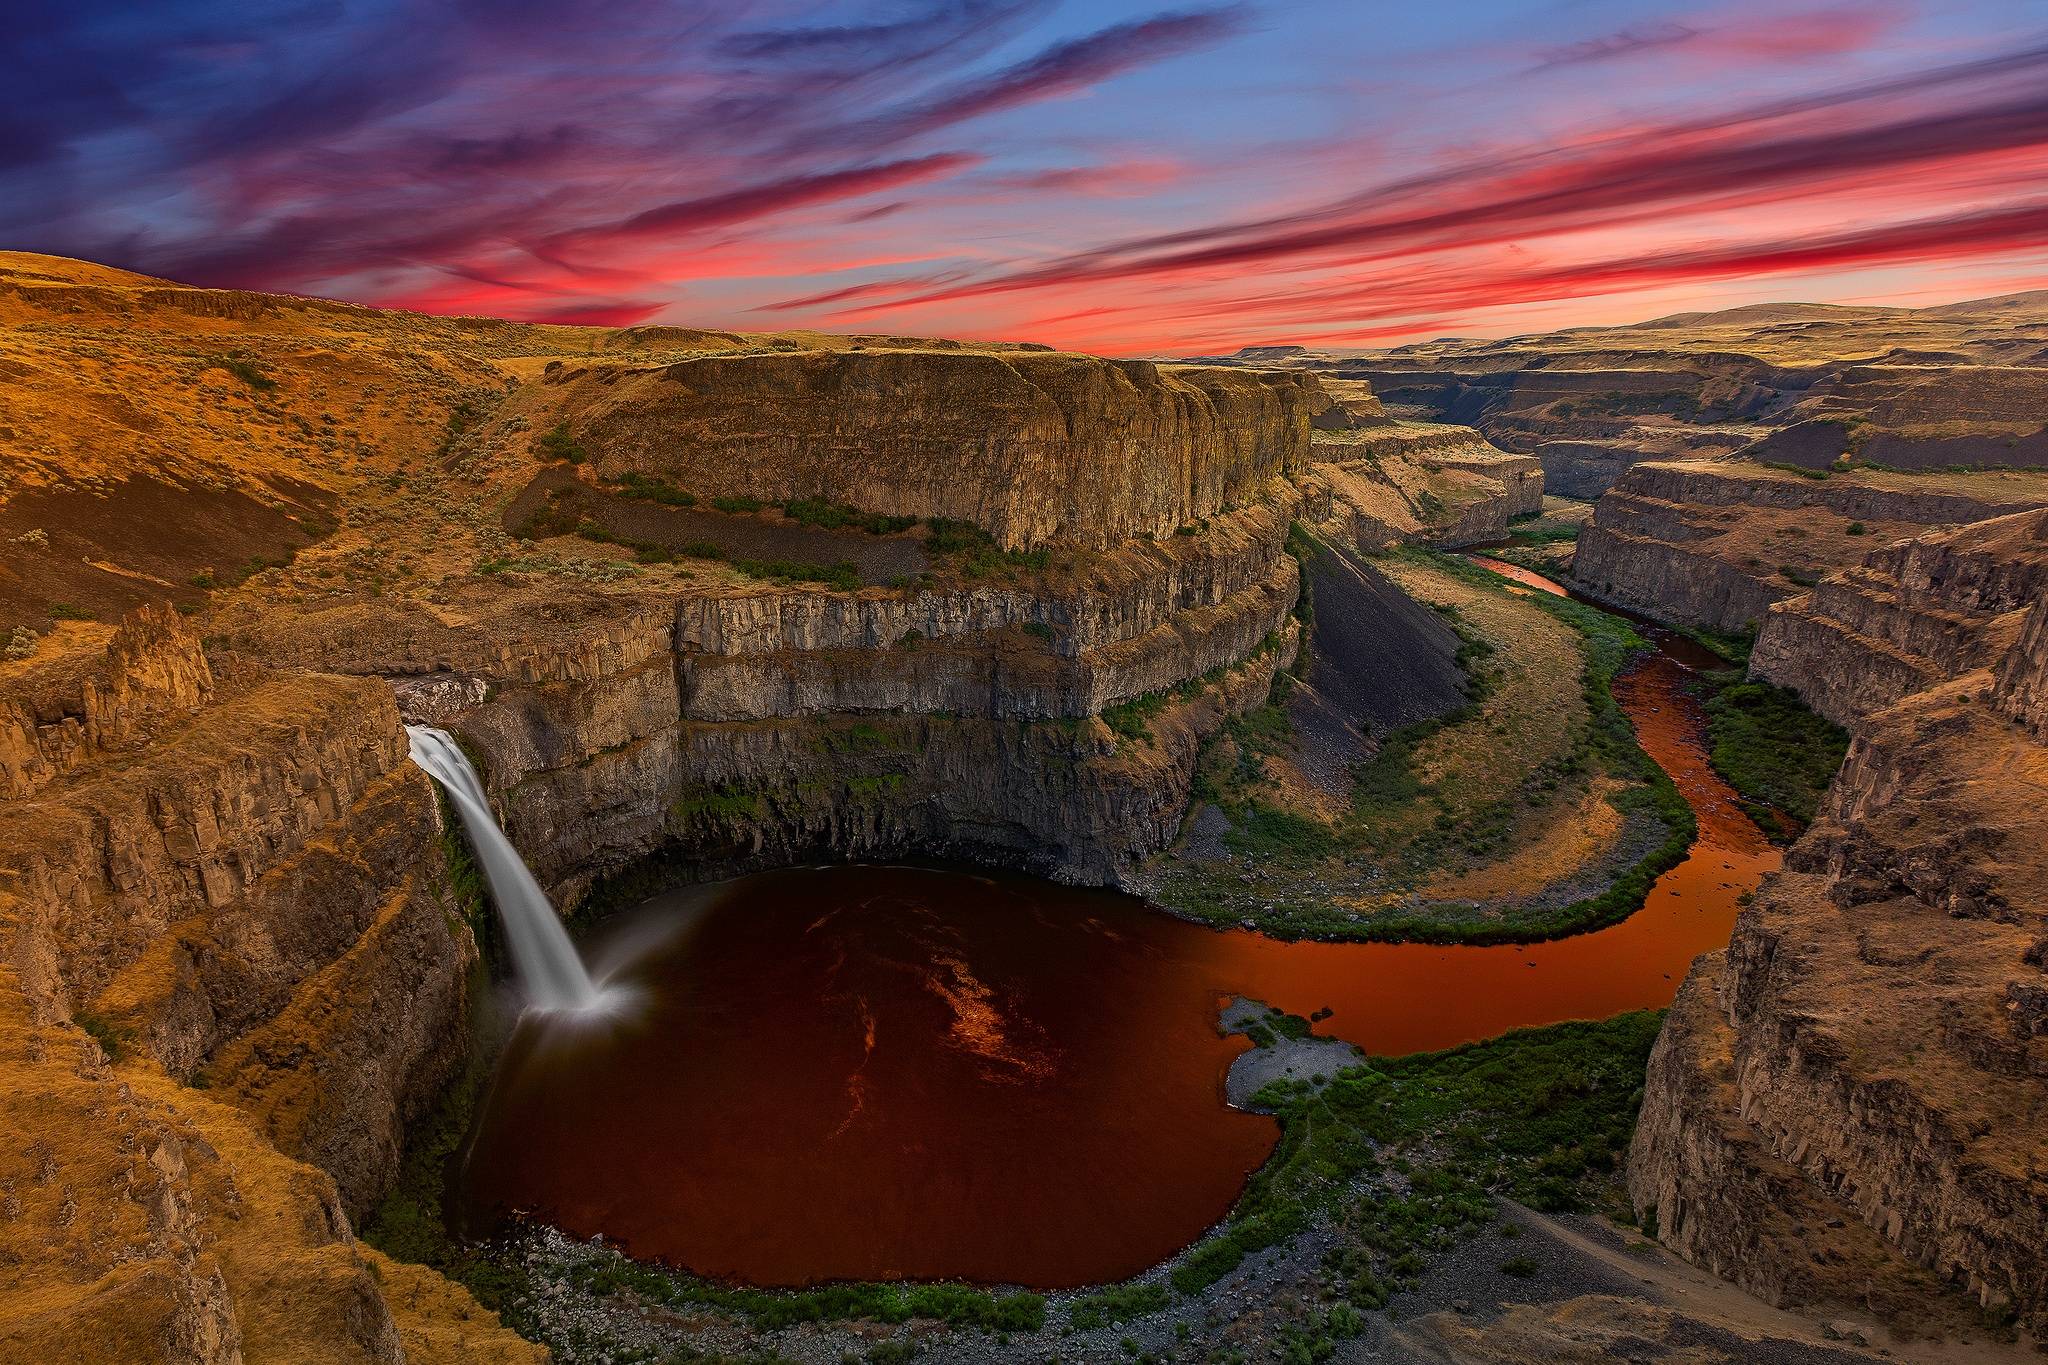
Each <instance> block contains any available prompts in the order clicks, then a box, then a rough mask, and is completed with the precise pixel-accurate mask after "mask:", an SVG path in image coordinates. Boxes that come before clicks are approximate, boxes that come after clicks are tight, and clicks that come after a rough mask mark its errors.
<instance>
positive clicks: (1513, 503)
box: [1310, 422, 1544, 549]
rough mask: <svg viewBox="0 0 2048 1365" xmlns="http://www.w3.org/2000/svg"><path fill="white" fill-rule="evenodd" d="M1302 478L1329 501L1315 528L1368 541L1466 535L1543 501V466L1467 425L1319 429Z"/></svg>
mask: <svg viewBox="0 0 2048 1365" xmlns="http://www.w3.org/2000/svg"><path fill="white" fill-rule="evenodd" d="M1313 452H1314V458H1315V466H1314V469H1313V473H1312V478H1311V480H1310V482H1311V484H1312V486H1313V487H1314V488H1315V489H1316V491H1317V493H1318V494H1319V495H1320V496H1322V497H1324V498H1327V499H1328V500H1329V502H1330V504H1331V507H1330V516H1331V517H1332V518H1333V520H1330V521H1329V522H1327V524H1326V526H1325V529H1326V530H1328V531H1329V532H1330V533H1331V534H1332V535H1334V536H1336V537H1337V538H1338V539H1340V540H1342V541H1344V542H1345V543H1348V544H1355V545H1358V546H1361V547H1364V548H1368V549H1373V548H1379V547H1382V546H1386V545H1391V544H1393V543H1395V542H1397V541H1401V540H1409V539H1415V540H1424V541H1429V542H1432V543H1435V544H1440V545H1444V546H1459V545H1475V544H1481V543H1484V542H1487V541H1492V540H1499V539H1501V538H1503V537H1505V536H1506V535H1507V532H1508V523H1509V522H1510V521H1512V520H1513V519H1515V518H1516V517H1521V516H1530V515H1534V514H1536V513H1538V512H1540V511H1542V510H1543V489H1544V481H1543V470H1542V468H1541V467H1540V466H1539V465H1538V463H1537V461H1535V460H1534V459H1532V458H1530V457H1529V456H1526V455H1510V454H1508V453H1507V452H1506V451H1503V450H1497V449H1495V448H1494V447H1493V446H1491V445H1489V444H1488V443H1487V442H1486V440H1485V439H1484V438H1483V437H1481V436H1480V435H1479V433H1478V432H1476V431H1473V430H1472V429H1471V428H1469V427H1453V426H1439V425H1434V424H1431V423H1423V422H1391V423H1385V424H1381V425H1377V426H1372V427H1367V428H1364V429H1361V430H1356V431H1349V432H1343V433H1331V434H1328V435H1324V434H1321V433H1318V435H1317V437H1316V440H1315V444H1314V446H1313Z"/></svg>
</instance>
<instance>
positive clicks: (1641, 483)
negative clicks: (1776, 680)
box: [1572, 461, 2048, 632]
mask: <svg viewBox="0 0 2048 1365" xmlns="http://www.w3.org/2000/svg"><path fill="white" fill-rule="evenodd" d="M2044 505H2048V479H2044V477H2043V476H2042V475H2039V474H2035V473H2017V472H2015V473H1982V474H1957V475H1950V476H1938V475H1900V474H1837V475H1833V476H1830V477H1827V478H1823V479H1809V478H1805V477H1802V476H1800V475H1798V474H1795V473H1788V472H1786V471H1783V470H1774V469H1766V468H1764V467H1762V466H1759V465H1753V464H1749V463H1746V462H1742V461H1670V462H1653V463H1644V464H1639V465H1636V466H1635V467H1633V468H1632V469H1630V470H1629V472H1628V473H1627V474H1625V475H1624V476H1623V477H1622V478H1621V480H1620V481H1619V482H1618V483H1617V484H1616V485H1615V486H1614V488H1613V490H1612V491H1610V492H1608V493H1607V494H1605V495H1604V496H1603V497H1601V499H1600V500H1599V502H1598V503H1597V504H1596V505H1595V508H1594V513H1593V520H1592V521H1591V523H1589V524H1588V525H1587V527H1586V528H1585V530H1584V531H1583V532H1582V533H1581V534H1580V536H1579V542H1578V548H1577V551H1576V553H1575V555H1574V557H1573V562H1572V580H1573V583H1574V585H1575V586H1577V587H1579V588H1581V589H1582V590H1584V591H1586V592H1587V593H1589V594H1591V595H1593V596H1596V597H1601V598H1604V599H1606V600H1609V601H1612V602H1616V603H1618V604H1620V605H1622V606H1625V607H1629V608H1631V609H1634V610H1637V611H1641V612H1644V613H1646V614H1648V615H1651V616H1655V617H1657V618H1659V619H1662V620H1667V621H1674V622H1677V623H1679V624H1681V625H1687V626H1697V627H1702V628H1704V629H1708V630H1715V631H1726V632H1736V631H1742V630H1745V629H1750V628H1758V627H1761V626H1762V625H1763V624H1764V622H1765V620H1766V618H1767V616H1768V614H1769V613H1770V609H1771V604H1772V603H1774V602H1781V601H1784V600H1786V599H1788V598H1792V597H1798V596H1802V595H1803V594H1805V593H1806V592H1807V591H1808V590H1810V589H1811V588H1812V587H1813V586H1814V584H1815V583H1817V582H1819V581H1820V579H1821V578H1822V577H1824V576H1825V575H1827V574H1829V573H1833V572H1834V571H1836V570H1837V569H1841V568H1844V567H1847V566H1849V565H1852V564H1855V563H1858V562H1860V561H1861V560H1862V559H1863V558H1864V556H1865V555H1866V554H1867V553H1869V550H1870V547H1871V546H1872V545H1873V544H1877V545H1884V544H1888V543H1889V542H1891V541H1895V540H1899V539H1903V538H1905V537H1908V536H1913V535H1918V534H1920V533H1921V532H1923V531H1925V530H1927V529H1928V528H1930V527H1937V526H1958V525H1963V524H1966V523H1970V522H1975V521H1981V520H1985V519H1987V518H1991V517H1997V516H2001V515H2004V514H2007V513H2011V512H2015V511H2020V510H2023V509H2028V508H2033V507H2040V506H2044Z"/></svg>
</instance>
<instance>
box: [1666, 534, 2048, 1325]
mask: <svg viewBox="0 0 2048 1365" xmlns="http://www.w3.org/2000/svg"><path fill="white" fill-rule="evenodd" d="M2044 526H2048V513H2031V514H2027V515H2023V516H2017V517H2006V518H2001V519H1999V520H1997V521H1992V522H1988V523H1986V524H1984V525H1982V526H1972V527H1969V528H1966V529H1964V530H1962V531H1960V532H1954V533H1948V534H1944V535H1930V536H1927V537H1925V538H1923V539H1921V540H1918V541H1914V542H1910V543H1908V544H1905V545H1901V546H1896V547H1891V548H1889V549H1886V550H1884V551H1881V552H1879V553H1877V554H1873V555H1872V556H1871V558H1870V562H1869V563H1868V564H1867V565H1866V566H1864V567H1863V568H1861V569H1858V570H1856V571H1853V572H1851V573H1847V574H1843V575H1841V576H1840V577H1839V579H1835V580H1830V581H1829V585H1828V590H1827V592H1826V593H1825V594H1816V597H1817V598H1821V599H1823V600H1821V601H1819V602H1818V603H1817V604H1813V605H1808V604H1804V603H1802V604H1800V605H1798V606H1796V607H1794V606H1781V607H1779V608H1777V609H1776V610H1774V612H1773V613H1772V620H1771V624H1770V625H1768V626H1767V627H1766V630H1765V635H1764V638H1763V640H1761V641H1760V642H1759V652H1758V662H1757V666H1758V669H1759V671H1760V672H1763V673H1764V674H1765V676H1772V677H1775V678H1777V679H1778V680H1779V681H1782V682H1785V683H1787V684H1788V685H1791V684H1798V685H1801V686H1802V688H1803V690H1806V691H1807V692H1808V695H1810V696H1812V697H1813V698H1814V700H1815V702H1816V704H1817V705H1819V706H1821V707H1822V708H1823V709H1824V710H1826V711H1828V712H1829V713H1830V714H1834V715H1836V716H1837V717H1838V718H1840V719H1843V720H1845V721H1846V722H1848V723H1850V724H1851V725H1852V726H1853V727H1854V731H1855V738H1854V740H1853V742H1852V745H1851V748H1850V752H1849V756H1848V759H1847V761H1846V763H1845V764H1844V766H1843V769H1842V771H1841V773H1840V775H1839V776H1838V777H1837V778H1836V780H1835V784H1834V786H1833V788H1832V789H1831V791H1830V793H1829V796H1828V800H1827V804H1826V807H1825V809H1824V811H1823V812H1822V815H1821V817H1820V818H1819V819H1818V820H1817V821H1816V822H1815V824H1814V825H1813V826H1812V828H1811V829H1809V830H1808V832H1807V833H1806V834H1805V836H1804V837H1803V838H1801V840H1800V841H1799V843H1798V844H1796V845H1795V846H1794V848H1793V849H1792V851H1791V853H1790V854H1789V856H1788V858H1787V862H1786V868H1785V870H1784V871H1783V872H1782V873H1780V874H1777V875H1774V876H1773V877H1771V878H1768V879H1767V880H1766V881H1765V883H1764V885H1763V887H1762V888H1761V889H1760V890H1759V892H1758V894H1757V896H1756V899H1755V901H1754V902H1753V904H1752V905H1751V906H1750V907H1748V908H1747V909H1746V910H1745V911H1744V912H1743V914H1742V917H1741V919H1740V920H1739V921H1738V923H1737V926H1736V930H1735V934H1734V937H1733V939H1732V941H1731V943H1730V945H1729V947H1728V949H1727V950H1726V951H1725V952H1723V953H1712V954H1708V955H1706V956H1703V957H1702V958H1700V959H1699V961H1698V962H1696V963H1695V964H1694V967H1693V970H1692V973H1691V975H1690V976H1689V977H1688V978H1687V981H1686V983H1685V985H1684V987H1683V989H1682V990H1681V991H1680V994H1679V998H1678V1001H1677V1002H1676V1003H1675V1004H1674V1006H1673V1008H1672V1012H1671V1014H1670V1017H1669V1019H1668V1021H1667V1024H1666V1027H1665V1031H1664V1033H1663V1036H1662V1037H1661V1038H1660V1040H1659V1042H1658V1045H1657V1049H1656V1051H1655V1053H1654V1054H1653V1056H1652V1059H1651V1067H1650V1077H1649V1083H1648V1087H1647V1090H1646V1098H1645V1101H1644V1106H1643V1113H1642V1119H1641V1124H1640V1127H1639V1129H1638V1135H1637V1139H1636V1143H1635V1147H1634V1149H1633V1150H1632V1152H1631V1156H1630V1162H1629V1188H1630V1191H1631V1194H1632V1197H1633V1199H1634V1201H1635V1203H1636V1205H1637V1208H1638V1209H1639V1210H1640V1211H1642V1212H1644V1213H1645V1214H1649V1213H1652V1212H1654V1215H1655V1220H1656V1221H1655V1226H1656V1228H1657V1229H1658V1231H1659V1233H1660V1235H1661V1236H1662V1238H1663V1240H1664V1241H1665V1242H1666V1243H1667V1244H1668V1245H1670V1246H1672V1247H1674V1248H1675V1249H1677V1250H1678V1251H1680V1252H1681V1253H1682V1254H1684V1255H1685V1256H1687V1257H1688V1258H1689V1259H1691V1260H1694V1261H1696V1262H1698V1263H1699V1264H1701V1265H1704V1266H1706V1267H1708V1268H1709V1269H1712V1270H1713V1271H1715V1272H1716V1273H1717V1274H1721V1275H1724V1276H1726V1277H1728V1278H1730V1279H1732V1280H1734V1281H1736V1282H1737V1283H1738V1284H1741V1285H1743V1286H1744V1287H1745V1288H1748V1289H1750V1290H1752V1291H1753V1292H1756V1293H1759V1294H1761V1295H1762V1296H1764V1297H1766V1298H1768V1299H1771V1300H1773V1301H1777V1302H1801V1303H1821V1304H1827V1303H1836V1304H1846V1305H1854V1306H1859V1307H1864V1308H1869V1309H1872V1310H1875V1311H1877V1312H1879V1313H1881V1314H1882V1315H1885V1316H1888V1317H1891V1318H1893V1319H1894V1320H1896V1321H1900V1322H1903V1323H1905V1324H1907V1325H1908V1326H1909V1327H1915V1326H1917V1327H1918V1328H1919V1329H1920V1330H1939V1326H1940V1324H1939V1322H1938V1320H1937V1319H1938V1315H1939V1313H1940V1311H1941V1310H1940V1309H1939V1305H1938V1302H1937V1300H1936V1299H1935V1298H1934V1296H1933V1294H1932V1290H1933V1289H1934V1288H1935V1287H1936V1286H1938V1285H1948V1286H1953V1287H1957V1288H1960V1289H1963V1290H1965V1291H1967V1292H1968V1293H1969V1294H1971V1295H1972V1296H1974V1297H1975V1298H1976V1299H1977V1300H1978V1301H1979V1302H1981V1303H1982V1304H1984V1305H1985V1306H1986V1307H1988V1308H1991V1309H1994V1310H1996V1311H1999V1312H2010V1313H2012V1314H2014V1315H2016V1316H2017V1317H2018V1318H2019V1319H2020V1320H2022V1321H2023V1322H2025V1323H2026V1324H2027V1325H2028V1326H2029V1327H2030V1328H2032V1329H2033V1330H2035V1331H2039V1330H2041V1329H2042V1328H2043V1327H2044V1326H2048V1257H2044V1251H2043V1248H2044V1247H2048V1174H2044V1173H2048V1137H2044V1133H2048V1128H2044V1126H2043V1123H2042V1117H2043V1115H2044V1113H2048V976H2044V959H2043V951H2044V946H2048V914H2044V911H2043V907H2042V903H2041V899H2040V895H2039V888H2040V887H2041V886H2042V885H2044V884H2048V882H2044V879H2048V747H2044V744H2043V727H2042V723H2041V703H2040V699H2041V696H2042V695H2043V689H2042V681H2041V679H2042V676H2043V663H2042V661H2043V655H2044V653H2048V649H2044V645H2043V640H2044V638H2048V625H2044V622H2048V597H2044V595H2043V592H2042V582H2041V573H2040V570H2041V565H2042V554H2041V545H2042V534H2043V528H2044ZM1766 646H1768V648H1766ZM1901 659H1903V660H1905V661H1906V662H1905V664H1904V665H1901V664H1900V660H1901Z"/></svg>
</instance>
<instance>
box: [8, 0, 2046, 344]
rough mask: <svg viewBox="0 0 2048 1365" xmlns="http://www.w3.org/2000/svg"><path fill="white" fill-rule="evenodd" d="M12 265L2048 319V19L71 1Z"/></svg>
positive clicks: (1320, 314) (1061, 340) (42, 108)
mask: <svg viewBox="0 0 2048 1365" xmlns="http://www.w3.org/2000/svg"><path fill="white" fill-rule="evenodd" d="M10 10H11V13H10V17H9V22H8V24H7V26H6V29H5V32H4V34H0V70H4V71H7V72H9V73H10V77H9V80H8V81H7V82H6V83H5V88H4V89H0V246H6V247H11V248H15V249H20V250H30V251H47V252H55V253H59V254H62V255H68V256H78V257H83V258H86V259H89V260H94V261H99V262H102V263H105V264H109V265H117V266H122V267H125V268H128V269H131V270H138V271H142V272H145V273H148V274H152V275H160V276H165V277H168V278H171V279H175V280H179V281H182V282H185V283H190V284H197V285H206V286H217V287H229V288H247V289H264V290H279V291H287V292H293V293H304V294H316V295H322V296H327V297H335V298H344V299H350V300H354V301H357V302H361V303H368V304H375V305H380V306H388V307H402V308H413V309H421V310H425V311H429V312H435V313H464V314H489V315H493V316H499V317H510V318H519V319H525V320H533V321H552V322H575V323H598V324H605V325H613V326H629V325H637V324H642V323H665V324H678V325H687V326H703V327H721V328H731V329H738V330H746V331H772V330H784V329H792V328H817V329H821V330H827V331H837V332H848V331H864V332H890V333H908V334H918V335H941V336H958V337H966V338H987V339H1010V340H1030V341H1040V342H1046V343H1050V344H1053V345H1057V346H1062V347H1071V348H1075V349H1083V350H1094V351H1101V352H1106V353H1110V354H1127V355H1139V354H1157V355H1185V354H1196V353H1206V352H1216V351H1227V350H1233V349H1235V348H1236V347H1238V346H1242V345H1272V344H1281V343H1302V344H1308V345H1317V346H1331V347H1369V346H1381V345H1390V344H1397V343H1399V342H1403V341H1410V340H1416V339H1419V338H1425V337H1433V336H1441V335H1452V334H1457V335H1483V336H1500V335H1511V334H1516V333H1522V332H1529V331H1537V330H1543V329H1548V328H1553V327H1561V326H1575V325H1590V324H1599V323H1615V322H1628V321H1636V320H1641V319H1644V318H1649V317H1655V316H1660V315H1663V314H1668V313H1673V312H1680V311H1688V310H1692V309H1703V308H1720V307H1729V306H1734V305H1739V304H1745V303H1756V302H1764V301H1769V300H1780V299H1800V300H1811V301H1820V302H1843V303H1902V304H1908V305H1920V304H1929V303H1938V302H1948V301H1953V300H1956V299H1961V298H1968V297H1975V296H1981V295H1986V294H1996V293H2004V292H2008V291H2011V290H2017V289H2026V288H2039V287H2044V286H2048V0H1970V2H1969V3H1962V2H1959V0H1869V2H1867V3H1843V4H1834V3H1825V2H1824V3H1804V2H1803V0H1771V2H1770V3H1758V2H1756V0H1726V2H1725V3H1723V2H1719V0H1703V3H1663V2H1662V0H1430V3H1402V4H1393V3H1381V2H1380V0H1370V2H1367V0H1314V2H1313V3H1297V2H1296V0H1242V2H1241V3H1202V2H1201V0H1196V3H1192V4H1188V5H1186V6H1183V7H1162V6H1161V5H1160V4H1158V3H1156V0H1154V2H1153V3H1131V2H1130V0H856V2H853V3H846V2H841V3H829V4H825V3H794V2H788V0H758V3H755V2H750V0H720V2H719V3H684V2H683V0H612V3H606V4H602V5H597V4H579V3H575V2H574V0H544V2H543V0H433V2H432V3H428V2H427V0H362V2H360V3H359V2H358V0H267V2H266V3H249V2H248V0H237V2H236V3H228V2H227V0H179V3H176V4H164V3H161V2H160V0H139V2H137V3H129V4H108V3H102V2H101V0H72V2H70V3H56V2H55V0H26V3H25V4H24V5H21V6H18V7H17V6H10Z"/></svg>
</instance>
